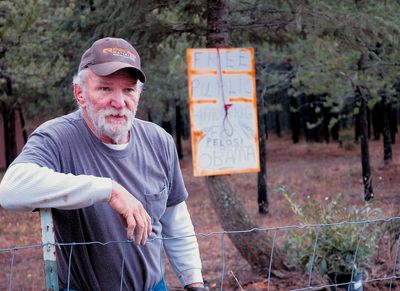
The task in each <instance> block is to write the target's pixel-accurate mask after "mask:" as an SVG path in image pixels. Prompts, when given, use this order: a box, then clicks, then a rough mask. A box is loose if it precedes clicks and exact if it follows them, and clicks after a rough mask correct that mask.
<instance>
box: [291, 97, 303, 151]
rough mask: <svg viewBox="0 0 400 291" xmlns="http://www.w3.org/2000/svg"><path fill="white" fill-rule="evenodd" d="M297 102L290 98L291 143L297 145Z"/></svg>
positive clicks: (298, 124) (299, 124)
mask: <svg viewBox="0 0 400 291" xmlns="http://www.w3.org/2000/svg"><path fill="white" fill-rule="evenodd" d="M298 107H299V105H298V101H297V98H296V97H294V96H291V97H290V129H291V130H292V141H293V143H298V142H299V141H300V126H301V121H300V114H299V110H298Z"/></svg>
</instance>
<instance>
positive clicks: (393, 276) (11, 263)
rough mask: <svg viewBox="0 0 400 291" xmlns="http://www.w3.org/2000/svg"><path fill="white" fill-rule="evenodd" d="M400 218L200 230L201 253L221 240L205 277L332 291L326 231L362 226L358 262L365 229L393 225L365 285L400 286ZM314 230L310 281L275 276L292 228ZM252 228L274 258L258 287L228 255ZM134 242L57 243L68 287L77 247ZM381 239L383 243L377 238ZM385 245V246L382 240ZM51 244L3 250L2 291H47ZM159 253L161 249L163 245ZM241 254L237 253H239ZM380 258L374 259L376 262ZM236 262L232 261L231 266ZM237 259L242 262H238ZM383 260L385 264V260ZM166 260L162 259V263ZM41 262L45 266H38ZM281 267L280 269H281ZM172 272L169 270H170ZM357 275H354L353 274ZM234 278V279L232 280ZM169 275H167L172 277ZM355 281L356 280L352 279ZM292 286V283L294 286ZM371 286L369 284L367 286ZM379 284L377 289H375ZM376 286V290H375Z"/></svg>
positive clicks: (241, 285)
mask: <svg viewBox="0 0 400 291" xmlns="http://www.w3.org/2000/svg"><path fill="white" fill-rule="evenodd" d="M399 222H400V217H390V218H379V219H371V220H364V221H353V222H351V221H342V222H338V223H331V224H304V225H290V226H282V227H270V228H269V227H266V228H253V229H247V230H233V231H215V232H209V233H197V234H195V235H196V237H197V239H198V241H199V244H200V249H201V252H205V251H207V248H204V245H205V243H204V242H208V245H209V246H210V242H212V244H216V243H217V241H219V242H220V243H219V247H218V249H219V250H218V253H215V254H214V256H213V259H214V263H215V260H216V258H218V260H219V261H218V262H219V263H218V265H219V273H220V274H219V275H215V276H214V277H213V278H207V277H206V278H205V279H211V283H213V284H212V285H210V287H211V288H210V289H211V290H246V288H247V287H248V288H249V289H252V290H254V289H262V290H278V289H276V286H285V287H284V289H279V290H296V291H297V290H331V289H330V288H331V287H334V286H340V285H341V284H340V283H337V284H333V283H332V282H330V281H326V280H325V281H321V280H315V279H314V278H321V274H320V272H319V269H318V268H317V267H316V266H315V264H314V261H315V257H316V252H317V250H318V247H319V246H320V243H321V239H322V238H321V235H320V234H321V232H322V231H323V230H324V229H329V228H335V227H341V226H345V225H359V226H361V231H360V232H359V233H358V234H357V236H358V242H357V247H356V249H355V251H354V257H353V260H354V262H356V259H357V255H358V252H359V250H360V248H361V247H362V242H363V240H362V239H361V237H362V236H363V232H364V230H365V228H366V227H377V228H382V229H388V228H387V226H388V225H390V228H391V229H394V230H393V232H394V233H392V235H393V237H394V238H395V240H394V241H393V242H392V243H391V246H390V245H389V244H386V247H387V248H388V249H387V250H382V249H381V248H382V244H380V247H379V248H377V249H376V250H375V251H377V252H379V251H380V252H382V251H386V252H389V248H391V249H392V250H391V252H392V253H393V255H392V258H391V260H385V258H382V257H381V258H380V254H374V256H375V259H376V260H378V261H379V262H380V264H383V263H385V264H386V267H385V268H382V267H380V272H371V270H374V269H375V267H374V266H373V265H370V266H369V268H368V269H369V270H370V272H369V273H366V274H364V276H363V281H362V282H363V284H364V285H365V286H367V288H365V290H382V289H384V290H400V284H399V283H398V282H399V281H398V280H399V279H400V276H399V275H398V264H399V262H398V261H399V258H398V257H399V247H400V240H398V228H393V225H394V224H395V225H396V224H398V223H399ZM309 230H313V231H314V232H315V240H314V242H313V255H312V263H311V264H310V265H309V268H308V270H306V271H303V273H302V271H299V270H297V273H300V274H302V277H303V278H306V279H305V280H298V282H297V283H296V284H295V283H294V281H293V280H292V281H290V283H285V280H286V279H285V278H274V277H273V276H272V274H273V273H274V271H276V270H273V267H272V266H273V264H272V262H273V260H274V259H277V258H275V257H274V253H275V250H276V249H277V248H282V242H283V241H284V240H287V239H288V238H290V235H291V234H292V233H293V231H300V232H303V231H309ZM252 232H262V233H265V235H267V236H268V237H269V238H270V239H271V241H272V251H271V253H270V254H269V258H270V259H269V262H267V264H266V266H265V274H261V276H260V277H259V278H260V280H261V281H262V284H258V285H257V286H258V287H254V286H256V285H253V286H252V287H250V285H248V284H246V282H243V281H242V279H241V276H240V275H239V274H238V273H237V271H238V270H239V269H241V268H242V267H243V266H240V263H238V264H239V265H235V260H232V259H229V260H228V259H227V251H229V252H230V251H231V250H227V248H234V246H233V245H232V243H230V242H229V244H228V243H227V242H228V239H227V236H228V237H229V236H232V235H235V236H236V235H240V236H243V237H244V238H245V236H246V234H249V233H252ZM180 238H184V237H174V238H162V237H151V238H150V239H149V240H148V242H147V243H152V242H153V241H155V240H163V241H165V240H171V239H180ZM379 239H380V240H382V239H384V236H382V237H381V238H379ZM131 243H134V242H132V241H130V240H124V241H107V242H101V241H90V242H71V243H55V244H54V246H55V247H56V248H61V247H69V266H68V286H67V289H69V288H70V278H71V277H70V276H71V260H72V257H73V255H74V249H76V248H79V247H82V246H88V245H97V246H99V247H101V246H106V245H110V244H131ZM377 243H378V242H377ZM383 245H385V244H383ZM44 246H46V244H33V245H25V246H15V247H10V248H0V263H1V264H0V266H1V269H0V270H1V272H0V290H22V289H23V290H42V289H44V284H43V282H40V281H38V278H39V279H40V280H44V279H43V278H44V275H43V274H41V273H43V268H42V266H43V259H42V254H41V252H42V248H43V247H44ZM214 247H215V246H214ZM160 252H162V250H161V249H160ZM236 255H237V254H236ZM125 260H126V258H123V260H122V264H121V267H120V271H119V272H120V274H121V284H120V286H117V287H116V289H117V288H118V289H117V290H123V288H122V282H123V279H124V265H125ZM376 260H375V261H376ZM33 261H34V262H36V263H37V264H36V266H37V267H36V268H34V269H33V270H32V269H28V268H27V267H26V266H28V267H29V266H30V267H32V266H33V265H32V264H31V263H30V262H33ZM232 261H233V264H232ZM236 261H237V260H236ZM382 261H384V262H382ZM160 263H161V262H160ZM39 266H41V267H39ZM207 268H208V263H207V262H203V270H204V272H205V273H207ZM278 271H279V270H278ZM167 272H170V271H167ZM353 275H354V274H352V277H354V276H353ZM227 278H229V279H230V280H227ZM167 279H168V277H167ZM352 280H353V282H355V281H354V279H352ZM290 284H293V285H290ZM177 286H178V285H175V283H172V284H170V289H171V290H182V289H181V288H180V287H177ZM368 286H370V287H368ZM374 286H375V287H374ZM374 288H375V289H374Z"/></svg>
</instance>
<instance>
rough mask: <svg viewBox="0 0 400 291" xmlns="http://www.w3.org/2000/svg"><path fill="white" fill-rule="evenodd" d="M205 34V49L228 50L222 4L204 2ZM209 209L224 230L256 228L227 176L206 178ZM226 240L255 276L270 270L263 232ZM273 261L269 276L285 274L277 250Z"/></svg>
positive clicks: (212, 0)
mask: <svg viewBox="0 0 400 291" xmlns="http://www.w3.org/2000/svg"><path fill="white" fill-rule="evenodd" d="M207 9H208V11H207V12H208V24H207V28H208V32H207V47H217V48H221V47H227V46H228V29H227V17H228V9H227V6H226V5H225V1H224V0H207ZM206 183H207V186H208V190H209V195H210V199H211V200H212V202H213V203H212V205H213V206H214V208H215V212H216V213H217V215H218V217H219V219H220V223H221V225H222V227H223V228H224V230H250V229H253V228H254V227H255V226H256V224H255V223H254V222H253V221H252V220H251V218H250V216H249V215H248V214H247V213H246V210H245V208H244V205H245V204H244V203H243V202H242V201H241V199H240V196H239V194H238V193H237V191H233V190H232V187H231V185H230V182H229V179H228V178H227V176H210V177H206ZM229 238H230V239H231V240H232V243H233V244H234V245H235V247H236V248H237V249H238V251H239V253H240V254H241V255H242V256H243V258H244V259H245V260H246V261H247V262H248V263H249V264H250V266H251V267H252V269H253V270H254V271H255V272H257V273H262V274H265V273H266V271H267V270H268V268H269V262H270V255H271V252H272V246H273V241H272V239H271V237H270V236H269V235H268V234H267V233H265V232H254V231H253V232H248V233H246V234H243V233H241V234H230V235H229ZM273 254H274V259H273V260H272V270H271V271H272V273H271V274H272V275H277V274H279V273H280V271H281V272H282V271H283V270H285V269H286V268H285V264H284V261H283V254H282V252H281V250H280V249H274V252H273Z"/></svg>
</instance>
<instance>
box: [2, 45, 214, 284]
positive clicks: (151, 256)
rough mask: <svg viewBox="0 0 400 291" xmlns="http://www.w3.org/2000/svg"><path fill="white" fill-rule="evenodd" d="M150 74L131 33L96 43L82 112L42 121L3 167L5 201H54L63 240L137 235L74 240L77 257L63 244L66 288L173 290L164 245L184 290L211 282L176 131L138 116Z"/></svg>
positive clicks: (78, 82) (82, 80) (83, 71)
mask: <svg viewBox="0 0 400 291" xmlns="http://www.w3.org/2000/svg"><path fill="white" fill-rule="evenodd" d="M145 80H146V77H145V75H144V73H143V71H142V70H141V65H140V58H139V55H138V53H137V52H136V50H135V49H134V48H133V47H132V45H131V44H129V43H128V42H127V41H125V40H123V39H119V38H104V39H100V40H98V41H96V42H94V43H93V45H92V46H91V47H90V48H89V49H88V50H87V51H86V52H85V53H84V54H83V56H82V58H81V62H80V65H79V70H78V74H77V75H76V76H75V77H74V95H75V98H76V101H77V103H78V105H79V110H77V111H75V112H73V113H71V114H68V115H65V116H62V117H59V118H56V119H53V120H51V121H48V122H46V123H44V124H43V125H41V126H40V127H39V128H37V129H36V130H35V131H34V132H33V134H32V135H31V136H30V138H29V140H28V143H27V144H26V145H25V147H24V149H23V151H22V153H21V154H20V155H19V156H18V157H17V158H16V160H15V161H14V162H13V164H12V165H11V166H10V167H9V169H8V170H7V172H6V174H5V175H4V178H3V180H2V183H1V185H0V203H1V205H2V206H3V207H5V208H10V209H15V210H32V209H35V208H52V215H53V218H54V224H55V233H56V241H57V242H59V243H72V242H75V243H80V242H91V241H100V242H110V241H123V240H126V237H128V239H134V242H130V243H110V244H107V245H104V246H101V245H97V244H84V245H79V246H75V247H74V249H73V255H72V257H71V262H69V254H70V251H71V247H70V246H64V247H63V246H61V247H60V248H57V262H58V270H59V284H60V286H61V288H67V286H68V287H70V288H71V290H72V289H73V290H79V291H81V290H82V291H83V290H117V289H118V290H121V289H120V287H122V290H167V287H166V284H165V281H164V279H163V275H164V266H163V263H162V249H163V248H164V249H165V250H166V253H167V256H168V258H169V260H170V262H171V264H172V266H173V268H174V270H175V272H176V274H177V276H178V277H179V279H180V281H181V283H182V285H183V286H185V288H187V289H189V290H206V289H207V288H205V287H203V279H202V275H201V262H200V255H199V249H198V244H197V240H196V237H195V236H194V230H193V225H192V222H191V220H190V216H189V213H188V210H187V207H186V204H185V199H186V198H187V196H188V194H187V191H186V188H185V186H184V182H183V179H182V174H181V170H180V167H179V161H178V158H177V154H176V150H175V146H174V142H173V139H172V137H171V136H170V135H168V134H167V133H166V132H165V131H164V130H163V129H161V128H160V127H158V126H157V125H155V124H153V123H150V122H146V121H142V120H139V119H135V113H136V109H137V106H138V102H139V96H140V92H141V88H142V85H143V83H144V82H145ZM121 221H122V223H121ZM162 236H163V237H181V238H179V239H165V240H162V239H160V238H161V237H162ZM182 237H183V238H182ZM69 273H70V276H68V274H69ZM68 279H69V281H68Z"/></svg>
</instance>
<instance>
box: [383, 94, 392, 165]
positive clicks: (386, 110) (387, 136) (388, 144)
mask: <svg viewBox="0 0 400 291" xmlns="http://www.w3.org/2000/svg"><path fill="white" fill-rule="evenodd" d="M381 103H382V108H383V161H384V163H385V164H389V163H391V162H392V139H391V131H390V122H389V117H390V112H391V106H390V103H389V102H388V101H387V98H386V96H382V100H381Z"/></svg>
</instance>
